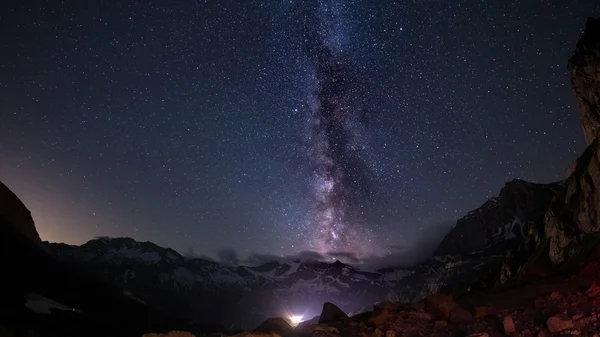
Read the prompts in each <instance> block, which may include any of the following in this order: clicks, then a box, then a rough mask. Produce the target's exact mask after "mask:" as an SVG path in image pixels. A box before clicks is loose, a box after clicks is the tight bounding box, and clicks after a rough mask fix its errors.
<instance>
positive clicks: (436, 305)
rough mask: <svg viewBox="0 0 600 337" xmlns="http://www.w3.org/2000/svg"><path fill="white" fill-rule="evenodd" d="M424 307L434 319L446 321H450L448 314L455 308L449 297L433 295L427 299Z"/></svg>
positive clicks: (452, 300)
mask: <svg viewBox="0 0 600 337" xmlns="http://www.w3.org/2000/svg"><path fill="white" fill-rule="evenodd" d="M425 306H426V310H427V312H428V313H430V314H432V315H433V316H434V317H437V318H440V319H443V320H448V319H450V313H451V312H452V309H454V307H455V306H456V303H454V299H453V298H452V296H451V295H444V294H435V295H431V296H429V297H427V299H426V300H425Z"/></svg>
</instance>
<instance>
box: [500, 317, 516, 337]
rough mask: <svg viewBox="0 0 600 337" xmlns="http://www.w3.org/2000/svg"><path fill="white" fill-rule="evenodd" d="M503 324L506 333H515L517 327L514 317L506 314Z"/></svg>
mask: <svg viewBox="0 0 600 337" xmlns="http://www.w3.org/2000/svg"><path fill="white" fill-rule="evenodd" d="M502 326H503V327H504V333H505V334H507V335H510V334H511V333H515V332H516V331H517V329H516V328H515V322H514V321H513V319H512V317H510V316H506V317H504V320H503V321H502Z"/></svg>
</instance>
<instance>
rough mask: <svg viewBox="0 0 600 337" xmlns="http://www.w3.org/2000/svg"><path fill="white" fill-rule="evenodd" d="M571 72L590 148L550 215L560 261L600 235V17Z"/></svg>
mask: <svg viewBox="0 0 600 337" xmlns="http://www.w3.org/2000/svg"><path fill="white" fill-rule="evenodd" d="M568 68H569V72H570V74H571V84H572V86H573V91H574V93H575V97H576V100H577V104H578V105H579V107H580V109H581V124H582V126H583V132H584V135H585V138H586V140H587V142H588V144H589V146H588V148H587V149H586V150H585V151H584V152H583V154H582V155H581V156H580V157H579V158H578V159H577V161H576V162H575V164H574V165H572V166H571V168H570V169H569V172H568V173H569V175H568V177H567V179H566V180H565V182H564V189H563V191H562V192H561V193H560V194H559V196H558V197H557V199H556V200H555V201H554V202H553V203H552V205H551V207H550V209H549V210H548V212H547V214H546V223H545V235H546V237H547V238H548V240H549V255H550V259H551V260H552V262H554V263H559V262H565V261H567V260H569V259H571V258H572V257H574V256H577V255H578V254H579V253H584V252H586V251H587V250H589V249H590V248H591V247H593V245H595V244H597V242H598V239H599V237H598V236H597V235H590V234H597V233H598V232H600V148H599V143H598V138H597V136H598V132H599V131H600V130H599V127H600V19H592V18H590V19H588V22H587V24H586V28H585V32H584V33H583V35H582V37H581V39H580V40H579V42H578V43H577V47H576V50H575V54H574V55H573V57H571V59H570V60H569V65H568Z"/></svg>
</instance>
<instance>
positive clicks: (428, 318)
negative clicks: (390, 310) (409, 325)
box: [409, 311, 433, 321]
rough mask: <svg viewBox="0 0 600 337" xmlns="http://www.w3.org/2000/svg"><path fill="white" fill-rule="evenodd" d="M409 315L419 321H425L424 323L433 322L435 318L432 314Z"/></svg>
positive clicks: (418, 313) (413, 313) (417, 312)
mask: <svg viewBox="0 0 600 337" xmlns="http://www.w3.org/2000/svg"><path fill="white" fill-rule="evenodd" d="M409 315H410V316H412V317H414V318H416V319H418V320H423V321H431V319H432V318H433V316H431V314H428V313H426V312H420V311H416V312H410V313H409Z"/></svg>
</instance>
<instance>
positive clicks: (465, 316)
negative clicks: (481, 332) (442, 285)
mask: <svg viewBox="0 0 600 337" xmlns="http://www.w3.org/2000/svg"><path fill="white" fill-rule="evenodd" d="M449 321H450V322H452V323H456V324H473V323H475V319H474V318H473V315H471V313H470V312H468V311H467V310H465V309H463V308H461V307H459V306H456V307H454V309H452V311H451V312H450V318H449Z"/></svg>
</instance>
